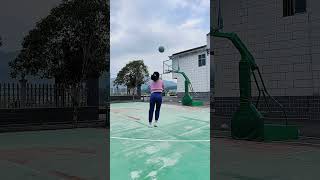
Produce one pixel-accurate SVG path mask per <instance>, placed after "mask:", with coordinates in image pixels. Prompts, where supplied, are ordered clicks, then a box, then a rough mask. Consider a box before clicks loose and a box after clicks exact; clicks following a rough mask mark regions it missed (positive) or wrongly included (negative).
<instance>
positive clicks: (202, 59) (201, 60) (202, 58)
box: [198, 54, 206, 67]
mask: <svg viewBox="0 0 320 180" xmlns="http://www.w3.org/2000/svg"><path fill="white" fill-rule="evenodd" d="M198 65H199V67H201V66H205V65H206V54H201V55H199V56H198Z"/></svg>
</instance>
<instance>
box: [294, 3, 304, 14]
mask: <svg viewBox="0 0 320 180" xmlns="http://www.w3.org/2000/svg"><path fill="white" fill-rule="evenodd" d="M306 11H307V2H306V0H296V4H295V13H304V12H306Z"/></svg>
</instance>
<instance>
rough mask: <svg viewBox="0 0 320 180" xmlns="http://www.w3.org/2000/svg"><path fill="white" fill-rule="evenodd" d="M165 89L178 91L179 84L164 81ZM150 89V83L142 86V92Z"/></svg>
mask: <svg viewBox="0 0 320 180" xmlns="http://www.w3.org/2000/svg"><path fill="white" fill-rule="evenodd" d="M163 83H164V87H165V88H168V89H177V83H175V82H173V81H168V80H163ZM147 89H148V83H147V84H144V85H142V87H141V90H143V91H144V90H147Z"/></svg>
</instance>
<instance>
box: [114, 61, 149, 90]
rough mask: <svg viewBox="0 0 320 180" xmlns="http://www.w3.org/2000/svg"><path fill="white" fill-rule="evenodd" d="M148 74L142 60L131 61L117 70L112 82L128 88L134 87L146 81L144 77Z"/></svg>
mask: <svg viewBox="0 0 320 180" xmlns="http://www.w3.org/2000/svg"><path fill="white" fill-rule="evenodd" d="M148 76H149V71H148V68H147V66H146V65H145V64H144V62H143V60H136V61H131V62H129V63H128V64H126V66H125V67H123V68H122V69H121V70H120V71H119V72H118V74H117V78H116V79H115V80H114V84H115V85H116V86H117V85H125V86H127V88H128V89H135V88H137V87H138V86H141V85H142V84H144V83H146V82H147V81H148V80H147V78H146V77H148Z"/></svg>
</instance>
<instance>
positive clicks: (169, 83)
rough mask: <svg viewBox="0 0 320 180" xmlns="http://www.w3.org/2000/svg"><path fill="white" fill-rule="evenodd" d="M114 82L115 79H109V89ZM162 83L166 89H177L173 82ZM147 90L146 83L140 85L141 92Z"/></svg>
mask: <svg viewBox="0 0 320 180" xmlns="http://www.w3.org/2000/svg"><path fill="white" fill-rule="evenodd" d="M114 80H115V78H111V79H110V87H113V85H114V83H113V81H114ZM163 82H164V86H165V87H166V88H169V89H177V83H175V82H173V81H168V80H163ZM119 88H120V89H121V88H126V87H125V86H119ZM147 89H148V83H146V84H144V85H142V87H141V90H142V91H145V90H147Z"/></svg>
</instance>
